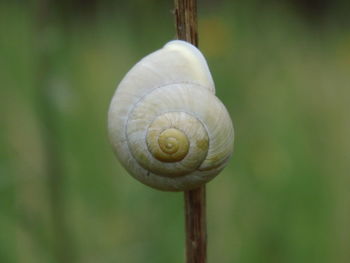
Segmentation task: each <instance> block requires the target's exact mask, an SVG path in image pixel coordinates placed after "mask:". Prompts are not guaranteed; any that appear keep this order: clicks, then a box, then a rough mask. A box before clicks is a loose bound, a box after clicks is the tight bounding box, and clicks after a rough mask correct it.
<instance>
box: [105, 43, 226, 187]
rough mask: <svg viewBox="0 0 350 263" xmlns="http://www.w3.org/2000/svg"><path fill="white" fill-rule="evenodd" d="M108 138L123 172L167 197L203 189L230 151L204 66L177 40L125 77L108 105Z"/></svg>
mask: <svg viewBox="0 0 350 263" xmlns="http://www.w3.org/2000/svg"><path fill="white" fill-rule="evenodd" d="M108 133H109V138H110V141H111V144H112V146H113V150H114V152H115V154H116V156H117V158H118V159H119V161H120V162H121V164H122V165H123V166H124V168H125V169H126V170H127V171H128V172H129V173H130V174H131V175H132V176H133V177H135V178H136V179H137V180H139V181H141V182H142V183H144V184H146V185H148V186H151V187H153V188H156V189H159V190H164V191H184V190H190V189H194V188H196V187H199V186H200V185H202V184H205V183H207V182H208V181H210V180H211V179H212V178H214V177H215V176H216V175H217V174H218V173H219V172H220V171H221V170H222V169H223V168H224V167H225V165H226V164H227V162H228V160H229V159H230V157H231V155H232V150H233V125H232V121H231V118H230V116H229V114H228V112H227V110H226V108H225V106H224V105H223V104H222V102H221V101H220V100H219V99H218V98H217V97H216V96H215V87H214V82H213V79H212V77H211V74H210V71H209V68H208V65H207V62H206V60H205V58H204V56H203V55H202V53H201V52H200V51H199V50H198V49H197V48H196V47H195V46H193V45H191V44H190V43H188V42H185V41H181V40H173V41H170V42H168V43H167V44H166V45H165V46H164V47H163V48H161V49H160V50H157V51H155V52H153V53H151V54H150V55H148V56H146V57H145V58H143V59H142V60H141V61H139V62H138V63H137V64H136V65H135V66H134V67H133V68H132V69H131V70H130V71H129V72H128V73H127V74H126V76H125V77H124V78H123V80H122V81H121V82H120V84H119V85H118V87H117V89H116V92H115V94H114V96H113V98H112V101H111V104H110V108H109V112H108Z"/></svg>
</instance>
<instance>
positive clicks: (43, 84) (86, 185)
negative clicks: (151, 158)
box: [0, 0, 350, 263]
mask: <svg viewBox="0 0 350 263" xmlns="http://www.w3.org/2000/svg"><path fill="white" fill-rule="evenodd" d="M235 2H237V3H231V2H230V1H212V2H211V1H199V42H200V47H201V49H202V51H203V52H204V54H205V55H206V57H207V59H208V63H209V66H210V68H211V70H212V74H213V77H214V80H215V82H216V87H217V95H218V96H219V97H220V98H221V99H222V100H223V101H224V103H225V104H226V105H227V107H228V109H229V111H230V114H231V116H232V119H233V120H234V125H235V131H236V138H235V154H234V157H233V159H232V161H231V162H230V165H229V166H228V168H227V169H226V170H224V172H223V173H222V174H221V175H220V176H218V177H217V178H216V179H215V180H213V182H211V183H210V184H209V185H208V187H207V191H208V194H207V196H208V228H209V262H220V263H231V262H237V263H238V262H239V263H254V262H259V263H263V262H266V263H273V262H275V263H280V262H283V263H295V262H298V263H303V262H305V263H306V262H307V263H310V262H318V263H346V262H349V259H350V228H349V227H348V224H349V222H350V192H349V183H350V177H349V171H350V150H349V149H350V140H349V138H348V136H349V134H350V120H349V105H350V89H349V88H350V87H349V83H350V31H349V30H348V28H349V27H348V26H349V21H348V20H347V19H348V18H347V16H348V14H347V13H348V12H347V11H348V10H349V9H346V7H347V5H348V4H347V2H345V1H333V2H331V1H316V0H315V1H306V2H302V1H296V0H295V1H281V2H277V1H253V0H251V1H246V2H245V1H235ZM238 2H241V3H238ZM346 10H347V11H346ZM173 24H174V22H173V17H172V2H171V1H154V0H153V1H141V0H135V1H124V2H119V1H114V2H112V1H92V0H90V1H86V2H85V1H61V2H60V1H48V2H46V1H37V2H31V1H29V2H28V3H23V1H5V2H1V3H0V79H1V88H0V98H1V101H0V112H1V115H0V125H1V129H0V146H1V147H0V262H4V263H13V262H25V263H32V262H33V263H34V262H35V263H40V262H43V263H51V262H52V263H57V262H60V263H61V262H68V263H70V262H84V263H89V262H91V263H92V262H106V263H107V262H130V263H131V262H135V263H136V262H153V263H157V262H159V263H161V262H169V263H172V262H173V263H175V262H183V258H184V252H183V247H184V243H183V240H184V230H183V198H182V195H181V193H163V192H159V191H156V190H153V189H150V188H148V187H145V186H143V185H141V184H140V183H138V182H137V181H135V180H134V179H132V178H131V177H130V176H128V175H127V174H126V172H125V171H124V170H123V169H122V168H121V166H120V165H119V163H118V162H117V161H116V159H115V157H114V156H113V153H112V151H111V147H110V145H109V143H108V139H107V135H106V114H107V109H108V106H109V101H110V99H111V96H112V94H113V92H114V90H115V87H116V85H117V83H118V82H119V81H120V80H121V78H122V77H123V75H124V74H125V73H126V72H127V70H128V69H129V68H130V67H131V66H132V65H133V64H134V63H135V62H137V61H138V60H139V59H140V58H141V57H143V56H144V55H145V54H147V53H149V52H151V51H154V50H156V49H158V48H160V47H161V46H162V45H163V44H164V43H166V42H167V41H168V40H170V39H173V38H174V36H175V30H174V25H173Z"/></svg>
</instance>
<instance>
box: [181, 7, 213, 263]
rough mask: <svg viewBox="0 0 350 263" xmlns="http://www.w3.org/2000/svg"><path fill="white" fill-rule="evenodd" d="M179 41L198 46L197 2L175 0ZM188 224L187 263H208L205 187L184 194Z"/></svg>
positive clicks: (186, 222)
mask: <svg viewBox="0 0 350 263" xmlns="http://www.w3.org/2000/svg"><path fill="white" fill-rule="evenodd" d="M175 19H176V32H177V37H178V39H181V40H185V41H187V42H190V43H192V44H193V45H195V46H198V30H197V3H196V0H175ZM184 197H185V224H186V263H206V262H207V229H206V210H205V209H206V202H205V185H203V186H201V187H199V188H197V189H194V190H190V191H185V192H184Z"/></svg>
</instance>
